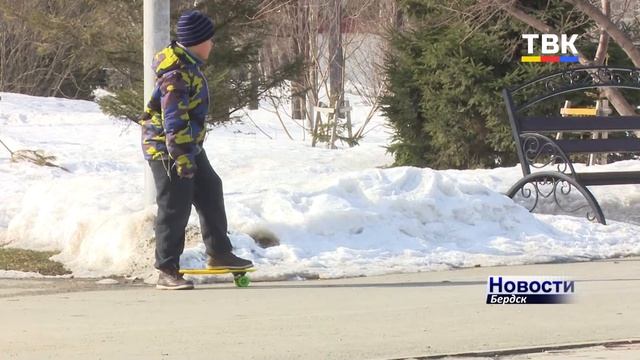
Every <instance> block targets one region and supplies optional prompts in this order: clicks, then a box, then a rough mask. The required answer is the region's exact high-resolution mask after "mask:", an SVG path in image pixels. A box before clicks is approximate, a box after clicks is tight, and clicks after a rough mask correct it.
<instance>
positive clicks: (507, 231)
mask: <svg viewBox="0 0 640 360" xmlns="http://www.w3.org/2000/svg"><path fill="white" fill-rule="evenodd" d="M354 103H355V102H354ZM355 109H356V110H357V111H355V112H354V122H358V121H362V120H363V119H364V117H363V116H360V115H358V114H366V113H367V111H368V108H365V107H363V106H360V107H358V106H356V108H355ZM252 118H253V119H255V120H254V123H256V125H257V126H259V127H260V128H261V129H262V130H263V131H266V132H267V133H269V134H272V135H270V136H269V138H267V137H266V136H263V135H260V134H262V132H260V131H257V130H255V129H252V128H251V126H250V125H249V123H248V122H247V123H245V124H232V125H229V126H228V127H220V128H215V129H213V130H212V131H211V132H210V134H209V137H210V140H208V141H207V142H206V143H205V149H206V151H207V154H208V156H209V159H210V160H211V162H212V164H213V167H214V168H215V169H216V171H217V172H218V173H219V174H220V176H221V178H222V179H223V181H224V186H225V194H226V196H225V201H226V206H227V215H228V218H229V224H230V229H231V230H232V231H233V233H232V234H231V239H232V242H233V244H234V246H235V247H236V249H237V250H236V253H237V254H238V255H240V256H245V257H248V258H250V259H252V260H253V261H254V262H255V263H256V266H257V267H258V268H259V271H258V272H256V273H254V274H252V275H253V276H252V277H253V278H256V279H260V278H262V279H289V278H307V277H322V278H331V277H345V276H362V275H377V274H387V273H398V272H415V271H429V270H439V269H449V268H455V267H468V266H476V265H481V266H490V265H500V264H526V263H538V262H549V261H570V260H585V259H598V258H607V257H616V256H626V255H638V254H640V241H639V240H640V239H639V237H640V235H638V234H640V231H639V230H640V229H639V228H638V226H637V225H633V224H630V223H628V222H615V221H611V220H612V219H622V220H625V221H626V219H627V218H629V217H630V219H631V220H634V219H635V220H637V216H635V215H633V214H637V211H636V210H637V208H638V206H636V204H638V201H636V200H637V198H638V195H637V194H638V193H639V191H638V190H640V186H631V185H630V186H622V187H608V186H603V187H598V188H597V189H595V191H594V193H595V194H596V197H597V198H598V199H599V201H601V204H602V205H603V209H604V211H605V214H606V215H607V216H608V220H609V223H610V224H609V225H607V226H602V225H599V224H594V223H590V222H588V221H587V220H586V219H584V218H577V217H576V218H574V217H567V216H544V215H532V214H530V213H528V212H527V211H526V210H525V209H524V208H522V207H520V206H518V205H516V204H514V202H512V201H511V200H510V199H508V198H507V197H505V196H503V195H502V194H501V192H504V191H506V189H508V188H509V187H510V186H511V185H512V184H513V183H514V182H515V181H516V180H517V179H518V178H520V176H521V174H520V170H519V169H518V168H517V167H513V168H500V169H492V170H466V171H454V170H447V171H433V170H430V169H417V168H409V167H405V168H393V169H385V170H377V169H375V167H376V166H382V165H385V164H388V163H389V161H390V160H389V158H388V155H387V154H385V150H384V148H383V146H384V145H386V143H387V140H386V139H387V137H386V136H387V134H385V133H384V130H383V129H384V119H382V118H379V117H376V118H374V120H373V121H372V124H374V123H375V127H372V130H375V131H374V132H373V133H372V134H373V135H371V134H370V135H368V137H367V139H365V141H364V142H363V143H362V144H361V145H360V146H358V147H354V148H345V149H341V150H328V149H322V148H312V147H310V146H309V145H308V141H306V140H304V141H303V140H299V141H291V140H289V139H288V137H287V136H285V135H284V133H283V130H282V129H281V126H280V125H279V124H280V122H279V120H278V119H277V117H276V115H275V114H274V113H273V112H272V111H267V110H257V111H256V112H255V113H252ZM274 124H276V125H274ZM288 125H289V126H290V127H292V128H293V123H288ZM0 126H2V131H3V132H2V139H3V141H4V142H5V143H6V144H7V145H8V146H10V147H11V148H12V149H14V150H16V149H42V150H44V151H45V152H46V153H47V154H53V155H56V156H57V157H58V159H56V161H55V162H56V163H57V164H60V165H62V166H64V167H65V168H67V169H70V170H71V172H70V173H66V172H64V171H62V170H60V169H56V168H47V167H40V166H36V165H34V164H31V163H25V162H19V163H14V162H11V161H10V157H9V154H8V152H2V151H0V187H1V188H2V189H3V191H2V192H0V204H1V206H0V246H2V245H7V246H11V247H18V248H25V249H33V250H56V251H60V252H61V253H60V254H59V255H56V256H55V257H54V260H56V261H60V262H62V263H63V264H65V266H67V267H68V268H69V269H70V270H72V271H73V275H74V276H76V277H87V276H94V277H102V276H109V275H124V276H138V277H143V278H149V277H151V275H152V274H154V273H155V272H154V270H153V268H152V264H153V249H154V244H153V220H154V216H155V207H154V206H150V207H146V208H145V206H144V204H143V201H142V195H141V194H142V193H143V181H142V179H143V178H144V175H143V168H144V165H145V164H144V163H143V161H142V160H141V153H140V146H139V129H138V128H137V127H135V126H134V127H132V128H124V127H123V126H121V125H118V124H114V123H113V120H112V119H110V118H108V117H107V116H105V115H104V114H102V113H101V112H100V110H99V109H98V106H97V105H96V104H95V103H91V102H87V101H74V100H64V99H55V98H38V97H31V96H25V95H18V94H7V93H2V104H1V107H0ZM296 126H297V125H296ZM606 167H607V169H609V168H612V169H613V168H618V167H619V168H620V170H625V169H637V168H640V162H639V161H625V162H619V163H616V164H613V165H607V166H606ZM623 215H624V216H623ZM636 223H638V221H636ZM190 224H191V225H194V227H196V228H197V224H198V220H197V217H196V214H195V211H194V212H193V213H192V217H191V219H190ZM255 233H272V234H273V236H274V237H275V238H277V239H278V240H279V245H277V246H274V247H270V248H267V249H262V248H260V247H258V246H257V245H256V244H255V243H254V241H253V239H251V238H250V237H249V236H248V235H246V234H255ZM197 236H198V234H197V233H195V232H189V233H188V244H189V245H188V248H187V249H186V251H185V253H184V256H183V259H182V266H183V267H200V266H203V265H204V262H205V257H206V256H205V254H204V250H203V247H202V245H198V244H199V242H198V241H197ZM7 274H9V275H7ZM11 274H12V273H6V272H5V273H3V275H4V276H22V275H19V274H18V275H16V274H13V275H11Z"/></svg>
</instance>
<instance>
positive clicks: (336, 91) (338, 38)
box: [329, 0, 344, 148]
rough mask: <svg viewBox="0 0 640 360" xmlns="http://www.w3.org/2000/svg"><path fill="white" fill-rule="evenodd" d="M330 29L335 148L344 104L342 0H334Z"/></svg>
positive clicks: (331, 97) (331, 96) (332, 138)
mask: <svg viewBox="0 0 640 360" xmlns="http://www.w3.org/2000/svg"><path fill="white" fill-rule="evenodd" d="M332 10H333V11H332V15H333V16H332V17H331V20H333V22H332V23H331V26H330V29H329V86H330V94H329V99H330V106H331V107H333V108H334V109H336V112H334V113H333V117H332V118H333V129H332V131H331V141H330V147H331V148H335V142H336V136H337V135H336V134H337V126H338V122H339V121H340V120H339V119H340V118H341V117H342V114H340V113H339V112H338V111H337V110H338V109H339V108H340V107H341V106H342V99H343V94H344V83H343V76H344V55H343V53H342V0H333V9H332Z"/></svg>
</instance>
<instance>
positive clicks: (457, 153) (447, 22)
mask: <svg viewBox="0 0 640 360" xmlns="http://www.w3.org/2000/svg"><path fill="white" fill-rule="evenodd" d="M469 2H470V3H471V2H473V1H471V0H470V1H469ZM536 3H539V4H538V5H539V6H548V5H549V2H548V1H539V2H536ZM401 4H402V5H403V10H404V11H405V13H406V14H408V16H409V24H410V25H409V26H408V29H409V30H403V31H399V30H395V31H393V32H392V34H391V47H390V50H389V52H388V54H387V58H386V67H385V71H386V75H387V79H388V93H387V94H386V95H385V96H384V97H383V98H382V109H383V113H384V114H385V115H386V116H387V117H388V118H389V121H390V126H391V128H392V130H393V132H394V135H393V142H392V144H391V145H390V146H389V147H388V150H389V151H390V152H391V153H392V154H393V155H394V158H395V164H396V165H412V166H428V167H431V168H436V169H444V168H456V169H467V168H479V167H480V168H486V167H495V166H509V165H512V164H514V163H516V162H517V157H516V152H515V146H514V143H513V139H512V137H511V129H510V126H509V123H508V118H507V115H506V111H505V107H504V102H503V99H502V97H501V90H502V88H504V87H507V86H512V85H515V84H519V83H523V82H525V81H528V80H531V79H533V78H535V77H536V76H538V75H540V74H543V73H546V72H549V71H557V70H561V69H562V66H559V64H553V65H543V64H522V63H520V61H519V56H520V55H521V48H520V47H519V46H518V45H519V44H521V43H522V40H521V34H523V33H525V32H526V31H527V30H528V29H527V27H526V26H525V25H524V24H521V23H518V22H515V21H513V20H512V19H510V18H508V17H502V18H496V19H495V21H492V22H487V23H485V24H483V25H482V26H480V27H479V28H472V26H471V25H469V24H468V23H466V22H464V21H462V20H460V19H459V18H457V17H454V16H452V14H451V13H450V12H449V10H447V9H448V8H449V7H447V6H444V5H446V4H444V3H443V1H441V0H407V1H403V2H401ZM533 5H535V4H533V3H532V6H533ZM554 6H556V7H562V6H566V5H564V4H561V2H557V1H556V2H555V3H554ZM548 13H549V14H552V15H553V14H556V13H557V14H563V12H562V11H556V12H553V11H549V12H548ZM558 16H560V15H558ZM583 24H584V22H583ZM583 27H585V28H586V27H587V25H583ZM581 30H582V31H584V29H581ZM556 105H557V104H551V105H549V104H547V105H544V106H546V108H543V109H542V110H543V111H555V112H557V111H558V109H559V107H558V106H556ZM537 110H540V109H537Z"/></svg>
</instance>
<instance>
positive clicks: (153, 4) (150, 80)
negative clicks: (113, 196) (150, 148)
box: [144, 0, 170, 205]
mask: <svg viewBox="0 0 640 360" xmlns="http://www.w3.org/2000/svg"><path fill="white" fill-rule="evenodd" d="M169 19H170V17H169V0H144V101H145V105H146V101H147V100H148V99H149V97H151V93H152V92H153V87H154V85H155V82H156V75H155V73H154V72H153V70H152V69H151V62H152V61H153V56H154V55H155V54H156V53H157V52H158V51H160V50H162V49H163V48H164V47H165V46H167V45H169V41H170V38H169V22H170V20H169ZM144 168H145V171H144V203H145V205H152V204H154V203H155V196H156V194H155V186H154V184H153V176H152V175H151V170H150V169H149V167H148V166H146V164H145V167H144Z"/></svg>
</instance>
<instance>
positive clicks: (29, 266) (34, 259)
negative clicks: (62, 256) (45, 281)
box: [0, 248, 70, 275]
mask: <svg viewBox="0 0 640 360" xmlns="http://www.w3.org/2000/svg"><path fill="white" fill-rule="evenodd" d="M55 254H56V252H54V251H33V250H23V249H9V248H0V270H16V271H29V272H37V273H40V274H42V275H64V274H69V273H70V271H69V270H67V269H65V268H64V266H63V265H62V264H61V263H59V262H55V261H52V260H49V258H50V257H51V256H53V255H55Z"/></svg>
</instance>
